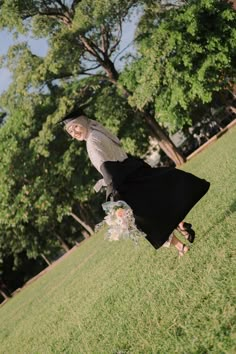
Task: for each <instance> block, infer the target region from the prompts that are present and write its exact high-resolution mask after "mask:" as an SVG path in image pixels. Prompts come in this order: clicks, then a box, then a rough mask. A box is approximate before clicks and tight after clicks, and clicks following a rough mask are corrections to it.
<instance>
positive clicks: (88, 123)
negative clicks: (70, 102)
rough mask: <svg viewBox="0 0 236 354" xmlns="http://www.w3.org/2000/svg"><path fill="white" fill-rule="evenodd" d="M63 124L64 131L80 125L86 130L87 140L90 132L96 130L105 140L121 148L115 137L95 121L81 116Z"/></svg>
mask: <svg viewBox="0 0 236 354" xmlns="http://www.w3.org/2000/svg"><path fill="white" fill-rule="evenodd" d="M64 122H65V129H66V130H68V129H69V127H71V126H73V125H80V126H82V127H83V128H85V129H86V133H87V134H86V135H87V138H88V135H89V133H90V132H91V131H92V130H97V131H99V132H101V133H102V134H104V135H105V136H106V137H107V138H109V139H110V140H111V141H113V142H114V143H115V144H117V145H118V146H121V142H120V140H119V139H118V138H117V136H115V135H113V134H112V133H111V132H109V130H107V129H106V128H105V127H104V126H103V125H102V124H101V123H99V122H97V121H96V120H93V119H89V118H88V117H86V116H83V115H81V116H79V117H77V118H74V119H73V118H72V119H68V120H65V121H64Z"/></svg>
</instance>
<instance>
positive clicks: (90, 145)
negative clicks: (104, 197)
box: [86, 130, 128, 191]
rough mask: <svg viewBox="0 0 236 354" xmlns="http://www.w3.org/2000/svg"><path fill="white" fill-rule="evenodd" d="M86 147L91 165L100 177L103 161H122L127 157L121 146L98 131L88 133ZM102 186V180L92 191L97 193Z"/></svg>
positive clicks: (103, 184)
mask: <svg viewBox="0 0 236 354" xmlns="http://www.w3.org/2000/svg"><path fill="white" fill-rule="evenodd" d="M86 147H87V152H88V155H89V158H90V160H91V163H92V164H93V166H94V167H95V168H96V169H97V170H98V172H100V173H101V175H102V172H101V166H102V164H103V163H104V162H105V161H124V160H125V159H126V158H127V157H128V156H127V154H126V153H125V151H124V150H123V149H122V147H121V146H119V145H118V144H116V143H115V142H114V141H112V140H111V139H109V138H108V137H107V136H106V135H104V134H103V133H102V132H100V131H98V130H91V131H90V132H89V134H88V136H87V139H86ZM102 186H105V183H104V180H99V181H98V182H97V183H96V185H95V186H94V189H95V190H96V191H99V190H100V189H101V187H102Z"/></svg>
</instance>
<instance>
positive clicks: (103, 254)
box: [0, 128, 236, 354]
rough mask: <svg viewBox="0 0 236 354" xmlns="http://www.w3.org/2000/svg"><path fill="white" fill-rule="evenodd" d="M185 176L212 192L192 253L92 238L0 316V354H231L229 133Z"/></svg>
mask: <svg viewBox="0 0 236 354" xmlns="http://www.w3.org/2000/svg"><path fill="white" fill-rule="evenodd" d="M184 169H185V170H187V171H190V172H192V173H194V174H196V175H198V176H201V177H202V178H206V179H207V180H209V181H210V182H211V188H210V191H209V192H208V194H207V195H206V196H205V197H204V198H203V199H202V200H201V201H200V202H199V203H198V204H197V205H196V207H195V208H194V209H193V210H192V211H191V213H190V214H189V215H188V217H187V220H188V221H191V222H192V223H194V225H195V228H196V232H197V236H196V240H195V242H194V245H193V246H192V248H191V250H190V252H189V253H188V254H186V255H185V256H184V257H183V258H181V259H178V257H177V252H176V251H175V250H174V249H171V250H168V249H160V250H158V251H156V250H154V248H152V246H151V245H150V244H149V243H148V242H147V241H146V240H142V241H141V243H140V244H139V245H138V246H135V245H134V244H133V243H132V242H131V241H123V242H115V243H109V242H108V241H104V240H103V235H102V234H98V235H96V236H94V237H92V238H91V239H90V240H88V241H86V242H84V243H83V245H82V246H81V247H79V248H78V249H76V251H75V252H73V253H72V254H71V255H70V256H68V257H67V258H65V259H63V260H62V262H60V263H59V264H58V265H56V266H55V267H54V268H53V269H52V270H50V271H49V272H48V273H47V274H46V275H44V276H42V277H41V278H39V279H38V280H36V281H35V282H33V283H32V284H31V285H29V286H28V287H26V288H25V289H23V290H22V291H21V292H20V293H19V294H18V295H16V296H15V297H14V298H12V299H11V300H10V301H8V302H7V303H6V304H5V305H4V306H2V307H1V308H0V353H1V354H2V353H4V354H20V353H22V354H36V353H37V354H47V353H68V354H69V353H75V354H80V353H81V354H85V353H94V354H103V353H104V354H126V353H132V354H139V353H140V354H141V353H142V354H151V353H154V354H158V353H160V354H162V353H163V354H169V353H170V354H172V353H178V354H180V353H186V354H190V353H194V354H207V353H214V354H223V353H235V352H236V345H235V339H236V338H235V335H234V333H235V332H233V329H234V328H233V326H234V325H235V298H234V293H235V284H234V282H233V281H234V280H235V278H233V262H235V258H233V255H234V253H233V251H234V249H235V231H236V218H235V211H236V128H234V129H232V130H231V131H229V132H228V133H227V134H226V135H224V136H223V137H222V138H221V139H219V140H218V141H217V142H216V143H214V144H213V145H211V146H210V147H209V148H208V149H207V150H205V151H203V152H202V153H201V154H199V155H197V156H196V157H195V158H194V159H192V160H191V161H190V162H188V163H187V164H186V165H185V166H184ZM157 203H158V200H157Z"/></svg>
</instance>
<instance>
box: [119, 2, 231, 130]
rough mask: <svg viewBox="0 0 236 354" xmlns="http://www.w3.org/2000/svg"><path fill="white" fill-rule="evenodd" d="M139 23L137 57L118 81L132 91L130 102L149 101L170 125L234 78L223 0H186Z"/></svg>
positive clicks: (143, 103) (228, 21)
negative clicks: (189, 0) (175, 7)
mask: <svg viewBox="0 0 236 354" xmlns="http://www.w3.org/2000/svg"><path fill="white" fill-rule="evenodd" d="M151 20H152V21H151ZM145 24H146V22H145ZM140 26H141V27H140V29H139V32H140V33H142V34H140V36H139V37H138V38H139V39H138V41H137V45H138V49H139V52H138V53H139V58H138V59H137V60H136V62H135V63H133V64H131V66H130V68H129V69H128V70H127V71H126V72H125V73H123V74H122V80H121V81H122V83H123V84H124V85H126V86H127V87H128V89H129V90H130V91H131V92H133V95H132V97H131V98H130V103H131V104H132V105H133V106H137V107H139V108H144V107H145V106H147V105H148V104H152V105H153V106H154V108H155V112H156V117H157V118H158V120H159V121H161V122H163V123H164V124H166V125H167V126H169V127H172V129H173V128H176V127H182V126H183V125H184V124H185V123H186V122H188V123H189V122H190V117H191V111H192V108H195V107H196V106H198V105H200V104H201V103H203V104H205V103H209V102H211V100H212V95H213V93H214V92H216V91H222V90H225V89H227V88H229V87H230V86H231V85H232V83H233V82H235V73H236V72H235V65H234V63H235V60H236V12H235V11H234V10H233V9H232V8H231V6H230V5H229V4H227V2H224V1H218V0H201V1H191V2H190V3H189V4H187V5H186V6H182V7H180V8H179V9H177V10H176V9H175V10H170V11H168V12H165V13H163V14H159V18H158V21H156V18H152V17H150V19H149V26H148V28H146V27H145V26H144V24H143V22H142V21H141V24H140Z"/></svg>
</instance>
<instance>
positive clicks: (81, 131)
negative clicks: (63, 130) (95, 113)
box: [67, 124, 87, 141]
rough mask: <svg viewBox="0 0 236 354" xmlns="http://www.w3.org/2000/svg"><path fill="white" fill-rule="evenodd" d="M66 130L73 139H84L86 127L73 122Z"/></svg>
mask: <svg viewBox="0 0 236 354" xmlns="http://www.w3.org/2000/svg"><path fill="white" fill-rule="evenodd" d="M67 131H68V133H69V134H70V135H71V136H72V138H74V139H77V140H79V141H82V140H85V139H86V136H87V129H86V128H84V127H82V126H81V125H79V124H73V125H72V126H71V127H69V128H68V129H67Z"/></svg>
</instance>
